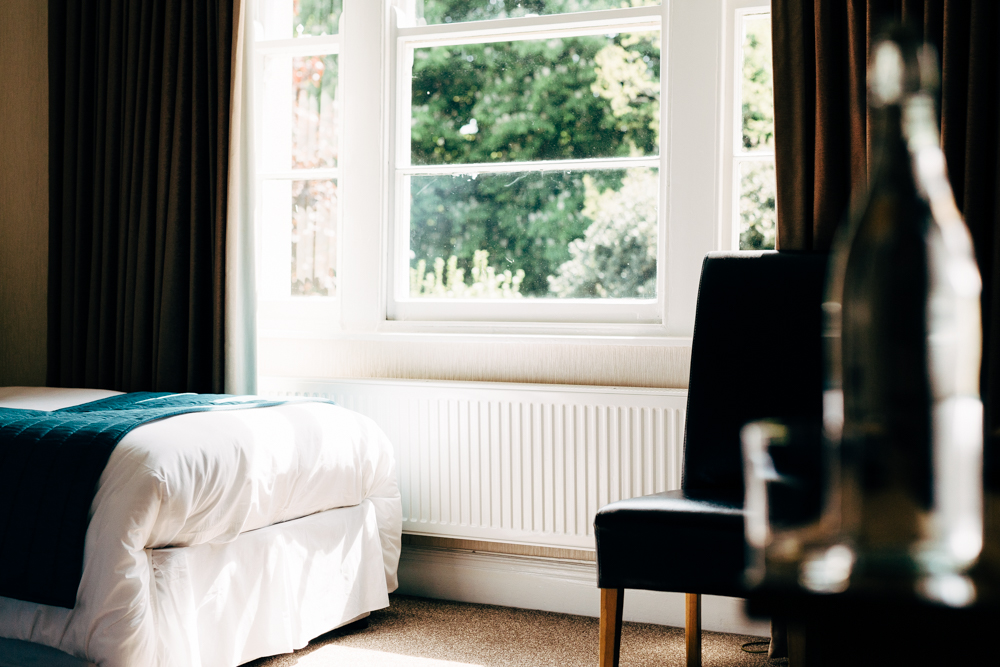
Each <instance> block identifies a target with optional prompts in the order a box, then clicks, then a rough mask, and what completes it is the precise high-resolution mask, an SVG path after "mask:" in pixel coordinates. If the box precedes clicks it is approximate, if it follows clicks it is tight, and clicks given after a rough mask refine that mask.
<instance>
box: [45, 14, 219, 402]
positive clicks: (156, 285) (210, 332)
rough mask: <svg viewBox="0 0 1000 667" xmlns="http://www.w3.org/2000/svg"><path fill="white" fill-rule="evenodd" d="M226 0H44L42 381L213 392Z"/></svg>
mask: <svg viewBox="0 0 1000 667" xmlns="http://www.w3.org/2000/svg"><path fill="white" fill-rule="evenodd" d="M232 39H233V0H49V87H50V109H49V124H50V136H49V142H50V167H49V169H50V227H49V340H48V369H49V370H48V382H49V384H50V385H55V386H78V387H83V386H86V387H102V388H108V389H118V390H124V391H134V390H163V391H200V392H219V391H221V390H222V382H223V370H224V369H223V284H224V266H225V264H224V255H223V253H224V249H225V220H226V183H227V178H228V155H229V107H230V83H231V82H230V78H231V71H232V64H231V62H232V60H231V59H232Z"/></svg>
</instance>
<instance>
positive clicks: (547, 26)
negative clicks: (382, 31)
mask: <svg viewBox="0 0 1000 667" xmlns="http://www.w3.org/2000/svg"><path fill="white" fill-rule="evenodd" d="M661 23H662V8H661V7H637V8H630V9H617V10H610V11H594V12H579V13H575V14H561V15H555V16H535V17H525V18H517V19H499V20H490V21H474V22H466V23H451V24H443V25H427V26H413V27H399V28H398V30H397V31H396V34H397V38H396V44H395V49H396V53H395V61H396V67H395V69H394V72H393V74H394V75H395V91H394V92H395V99H396V101H397V102H396V104H395V105H394V106H395V109H396V119H395V120H396V122H395V124H394V131H395V132H394V136H395V139H396V147H395V148H396V150H395V160H394V169H393V176H392V178H393V181H394V183H393V185H394V194H395V203H396V205H395V207H394V211H393V216H392V217H393V220H392V224H391V225H390V237H391V238H390V248H391V250H390V252H391V253H392V254H391V256H390V262H389V276H388V278H389V285H388V295H387V318H388V319H389V320H394V321H409V320H416V321H424V322H447V321H456V320H458V321H466V322H475V321H479V322H497V321H500V322H577V323H578V322H632V323H634V322H637V321H638V322H643V323H650V324H659V323H660V322H662V317H663V310H664V309H663V303H662V302H663V299H662V298H661V297H659V296H658V297H657V298H655V299H556V298H540V299H490V300H487V299H435V298H426V297H418V298H411V297H410V296H409V282H410V281H409V266H410V262H409V252H410V247H409V225H410V210H409V203H410V197H409V187H408V183H409V177H410V176H414V175H419V174H434V175H444V174H453V175H461V174H482V173H498V172H512V171H513V172H544V171H570V170H574V171H578V170H584V169H588V168H590V169H601V168H605V169H606V168H614V169H626V168H629V167H642V166H648V167H653V168H655V169H657V170H659V171H660V173H661V174H662V173H663V170H664V169H665V167H666V165H665V164H664V162H665V161H664V157H663V154H664V153H665V151H662V150H661V151H660V154H659V155H654V156H652V157H643V158H606V159H593V158H591V159H573V160H544V161H543V160H539V161H531V162H506V163H483V164H443V165H419V166H414V165H411V164H410V145H409V137H410V119H411V106H410V103H411V94H412V93H411V84H410V78H409V76H407V75H408V73H409V72H410V71H412V68H413V52H414V50H416V49H420V48H426V47H433V46H455V45H460V44H477V43H489V42H505V41H521V40H536V39H546V38H553V37H577V36H583V35H602V34H606V33H608V32H609V30H613V31H615V32H628V31H650V30H655V31H657V32H660V30H661ZM661 37H662V34H661ZM661 43H662V42H661ZM661 72H662V69H661ZM664 78H665V77H662V76H661V81H660V95H661V98H662V97H663V95H664V94H665V92H666V83H665V81H664ZM664 107H665V105H662V104H661V106H660V123H661V126H662V125H663V123H664V122H665V118H664V116H665V108H664ZM662 143H663V142H662V141H661V144H662ZM659 182H660V185H661V187H660V192H659V193H658V197H659V200H660V201H661V202H662V201H663V200H664V197H663V195H664V190H665V188H664V187H663V185H664V184H665V183H666V177H665V175H664V176H661V177H660V178H659ZM659 209H660V213H659V220H658V221H657V237H658V244H657V264H658V265H662V264H663V259H664V252H663V251H664V248H665V246H666V244H665V242H664V238H665V234H666V225H665V220H666V216H665V215H664V214H663V212H662V209H663V207H662V206H660V207H659ZM404 267H405V269H404ZM662 274H663V272H662V271H658V272H657V295H661V294H663V289H664V287H665V280H664V277H663V275H662Z"/></svg>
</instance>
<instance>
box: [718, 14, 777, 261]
mask: <svg viewBox="0 0 1000 667" xmlns="http://www.w3.org/2000/svg"><path fill="white" fill-rule="evenodd" d="M770 13H771V3H770V2H769V1H768V0H726V8H725V15H726V19H727V20H726V28H725V30H726V33H725V41H724V44H725V46H726V50H725V56H724V58H723V61H724V62H725V63H726V71H725V75H724V82H725V83H724V86H725V88H724V92H723V97H724V99H725V100H727V103H726V104H725V109H726V113H725V118H724V120H723V136H722V141H721V142H720V144H721V147H722V151H721V154H720V159H719V161H720V162H721V164H722V169H721V173H722V175H723V179H722V186H721V188H720V189H721V193H722V202H721V205H720V206H719V212H720V216H719V239H720V249H722V250H739V249H740V222H739V220H740V165H741V164H742V163H744V162H755V161H764V160H771V161H773V160H774V149H773V148H772V149H764V150H758V151H753V152H749V153H744V152H743V151H741V150H740V145H741V142H742V137H743V90H742V83H743V77H742V74H741V73H742V70H743V21H744V20H745V19H746V17H748V16H754V15H759V14H770Z"/></svg>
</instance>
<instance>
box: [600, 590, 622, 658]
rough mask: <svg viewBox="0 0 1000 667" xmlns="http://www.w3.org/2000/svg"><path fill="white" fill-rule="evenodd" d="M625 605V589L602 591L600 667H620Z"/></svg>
mask: <svg viewBox="0 0 1000 667" xmlns="http://www.w3.org/2000/svg"><path fill="white" fill-rule="evenodd" d="M624 603H625V590H624V589H622V588H602V589H601V641H600V667H618V653H619V649H620V648H621V643H622V607H623V605H624Z"/></svg>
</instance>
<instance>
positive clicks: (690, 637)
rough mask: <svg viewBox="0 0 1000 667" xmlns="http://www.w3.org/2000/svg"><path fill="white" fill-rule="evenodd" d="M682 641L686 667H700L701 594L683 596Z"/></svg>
mask: <svg viewBox="0 0 1000 667" xmlns="http://www.w3.org/2000/svg"><path fill="white" fill-rule="evenodd" d="M684 641H685V644H686V647H687V667H701V594H700V593H685V594H684Z"/></svg>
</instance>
